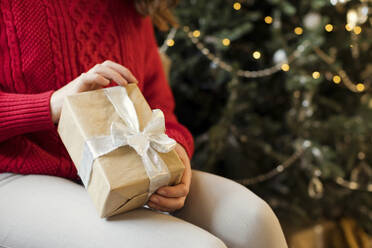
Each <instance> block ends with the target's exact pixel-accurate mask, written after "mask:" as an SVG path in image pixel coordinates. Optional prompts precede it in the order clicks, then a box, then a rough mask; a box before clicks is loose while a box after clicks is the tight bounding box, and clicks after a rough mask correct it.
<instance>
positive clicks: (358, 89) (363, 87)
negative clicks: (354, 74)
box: [356, 84, 366, 92]
mask: <svg viewBox="0 0 372 248" xmlns="http://www.w3.org/2000/svg"><path fill="white" fill-rule="evenodd" d="M356 89H357V91H359V92H363V91H364V90H365V89H366V87H365V86H364V84H357V85H356Z"/></svg>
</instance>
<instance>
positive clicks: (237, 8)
mask: <svg viewBox="0 0 372 248" xmlns="http://www.w3.org/2000/svg"><path fill="white" fill-rule="evenodd" d="M233 8H234V9H235V10H240V9H241V8H242V5H241V4H240V3H239V2H235V3H234V5H233Z"/></svg>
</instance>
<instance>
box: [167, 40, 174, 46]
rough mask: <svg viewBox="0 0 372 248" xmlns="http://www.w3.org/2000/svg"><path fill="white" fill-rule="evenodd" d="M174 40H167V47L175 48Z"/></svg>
mask: <svg viewBox="0 0 372 248" xmlns="http://www.w3.org/2000/svg"><path fill="white" fill-rule="evenodd" d="M174 43H175V42H174V40H173V39H168V40H167V46H169V47H172V46H174Z"/></svg>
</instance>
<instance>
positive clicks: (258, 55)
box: [252, 51, 261, 59]
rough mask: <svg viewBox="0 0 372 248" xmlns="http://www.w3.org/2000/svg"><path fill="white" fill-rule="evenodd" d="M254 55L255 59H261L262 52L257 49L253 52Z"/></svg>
mask: <svg viewBox="0 0 372 248" xmlns="http://www.w3.org/2000/svg"><path fill="white" fill-rule="evenodd" d="M252 56H253V58H254V59H260V58H261V53H260V52H259V51H255V52H254V53H253V54H252Z"/></svg>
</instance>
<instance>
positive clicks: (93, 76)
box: [50, 60, 138, 123]
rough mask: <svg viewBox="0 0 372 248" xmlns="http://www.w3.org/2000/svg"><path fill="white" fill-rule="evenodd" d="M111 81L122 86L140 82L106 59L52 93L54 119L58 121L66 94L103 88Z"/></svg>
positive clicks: (55, 121)
mask: <svg viewBox="0 0 372 248" xmlns="http://www.w3.org/2000/svg"><path fill="white" fill-rule="evenodd" d="M110 81H114V82H116V83H117V84H119V85H122V86H126V85H127V84H128V83H138V81H137V79H136V78H135V77H134V76H133V74H132V73H131V72H130V71H129V70H128V69H127V68H125V67H124V66H122V65H120V64H117V63H115V62H112V61H110V60H106V61H105V62H103V63H102V64H97V65H95V66H94V67H93V68H92V69H90V70H89V71H88V72H86V73H83V74H81V75H80V76H79V77H77V78H75V79H74V80H73V81H71V82H70V83H68V84H67V85H65V86H64V87H62V88H61V89H59V90H57V91H55V92H54V93H53V94H52V96H51V99H50V110H51V115H52V121H53V122H54V123H58V121H59V117H60V115H61V110H62V105H63V101H64V98H65V97H66V96H70V95H73V94H76V93H80V92H85V91H91V90H96V89H100V88H103V87H105V86H107V85H109V84H110Z"/></svg>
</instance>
